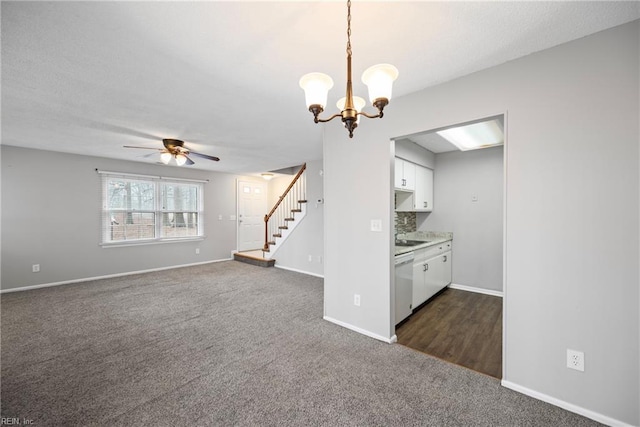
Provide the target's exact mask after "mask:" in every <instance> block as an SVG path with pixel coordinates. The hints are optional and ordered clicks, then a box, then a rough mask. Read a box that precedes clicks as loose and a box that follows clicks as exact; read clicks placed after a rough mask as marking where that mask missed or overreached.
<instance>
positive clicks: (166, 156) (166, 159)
mask: <svg viewBox="0 0 640 427" xmlns="http://www.w3.org/2000/svg"><path fill="white" fill-rule="evenodd" d="M172 157H173V156H172V155H171V153H169V152H168V151H165V152H164V153H162V154H160V161H161V162H162V163H164V164H165V165H168V164H169V162H170V161H171V158H172Z"/></svg>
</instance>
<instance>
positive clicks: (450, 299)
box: [394, 114, 506, 378]
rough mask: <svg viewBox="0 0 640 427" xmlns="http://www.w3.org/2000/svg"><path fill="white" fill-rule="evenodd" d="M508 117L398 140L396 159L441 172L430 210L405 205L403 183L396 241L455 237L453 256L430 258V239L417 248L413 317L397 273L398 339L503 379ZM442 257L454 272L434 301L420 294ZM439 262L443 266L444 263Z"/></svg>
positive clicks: (432, 294) (398, 249)
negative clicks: (400, 294) (405, 314)
mask: <svg viewBox="0 0 640 427" xmlns="http://www.w3.org/2000/svg"><path fill="white" fill-rule="evenodd" d="M505 119H506V114H500V115H495V116H490V117H485V118H482V119H478V120H473V121H469V122H465V123H458V124H455V125H451V126H446V127H443V128H438V129H433V130H428V131H425V132H420V133H417V134H413V135H409V136H406V137H403V138H397V139H395V144H396V145H395V148H396V149H395V155H396V158H400V159H402V161H403V162H404V163H405V166H406V163H415V166H416V169H420V168H421V167H422V168H425V167H426V168H428V169H431V171H432V173H433V189H432V197H433V199H432V201H431V206H430V209H420V207H421V206H419V207H417V208H416V205H415V203H414V209H407V208H406V206H407V205H406V204H403V206H402V207H401V206H400V204H398V201H397V199H398V197H397V195H398V194H399V193H400V194H401V195H405V192H406V190H404V191H405V192H402V193H401V192H400V190H402V189H398V188H396V192H395V194H396V200H395V210H394V216H395V221H394V223H395V229H394V234H395V236H396V245H402V244H403V243H404V242H405V241H413V240H416V241H418V242H419V241H420V240H426V239H421V237H424V236H452V240H451V252H450V256H447V255H446V254H445V255H439V256H440V258H435V256H434V255H433V254H431V255H429V253H430V252H429V251H431V252H433V251H434V249H430V247H429V246H428V244H427V247H426V248H425V244H422V245H419V246H417V247H416V249H415V252H414V254H415V256H414V265H413V267H414V268H413V277H412V279H413V282H412V283H413V288H412V297H413V298H411V306H410V310H409V313H410V314H409V315H408V316H406V317H403V316H397V313H398V312H400V311H402V310H404V312H407V310H406V307H405V308H404V309H403V308H402V307H398V306H397V305H398V303H399V302H400V303H401V301H406V300H407V298H406V297H402V296H399V295H398V293H399V292H406V289H405V290H401V289H400V287H399V286H398V275H397V272H396V286H395V289H394V292H395V297H396V299H395V301H396V304H395V305H396V307H394V309H395V311H394V313H395V314H396V315H395V316H394V317H395V320H396V331H395V332H396V336H397V338H398V343H400V344H403V345H406V346H408V347H411V348H413V349H416V350H418V351H421V352H424V353H426V354H430V355H432V356H435V357H438V358H441V359H444V360H446V361H449V362H452V363H456V364H458V365H461V366H465V367H467V368H470V369H473V370H476V371H479V372H482V373H485V374H487V375H491V376H493V377H496V378H502V373H503V348H502V347H503V325H504V323H505V319H504V317H503V307H504V303H503V298H502V296H503V292H504V277H505V274H504V264H505V263H504V258H505V253H504V230H505V208H504V206H505V194H506V191H505V189H506V186H505V178H506V173H505V165H506V162H505V159H506V138H505V135H506V131H505V129H506V126H505V125H506V120H505ZM396 165H397V162H396ZM396 167H397V166H396ZM396 173H397V171H396ZM416 176H417V175H416ZM396 187H397V184H396ZM415 188H416V189H417V188H418V185H417V183H416V185H415ZM427 194H428V191H427ZM420 197H422V196H420ZM414 198H415V196H414ZM398 236H399V237H400V239H401V240H398ZM398 242H400V243H398ZM421 251H424V252H425V253H426V254H427V255H422V252H421ZM394 253H396V254H406V253H407V249H406V248H401V247H399V246H396V248H395V252H394ZM429 256H433V257H432V258H430V259H429V260H427V258H426V257H429ZM439 260H447V261H449V263H448V266H447V268H448V269H450V272H449V273H448V274H449V276H448V277H447V276H446V275H444V276H443V277H447V280H446V281H445V282H442V280H440V281H437V283H438V286H437V288H438V289H433V290H432V292H430V293H429V294H428V296H427V299H426V300H425V299H424V298H420V295H419V289H420V286H422V287H429V286H431V285H432V284H433V283H434V282H433V281H432V280H431V279H432V278H430V276H434V275H435V273H429V271H431V270H430V268H432V267H435V265H433V263H434V262H436V261H439ZM418 264H419V265H418ZM437 267H439V269H438V271H439V270H441V269H442V268H443V264H438V265H437ZM425 269H426V270H425ZM432 270H433V268H432ZM447 282H448V283H447ZM416 283H417V284H416ZM443 283H445V284H443ZM416 292H418V295H417V298H416ZM399 310H400V311H399ZM402 317H403V318H402ZM400 318H402V319H400Z"/></svg>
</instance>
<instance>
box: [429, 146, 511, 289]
mask: <svg viewBox="0 0 640 427" xmlns="http://www.w3.org/2000/svg"><path fill="white" fill-rule="evenodd" d="M503 155H504V150H503V147H493V148H485V149H482V150H473V151H451V152H447V153H439V154H436V155H435V173H434V183H433V187H434V202H433V206H434V210H433V212H431V213H418V214H417V222H418V229H419V230H425V231H452V232H453V239H454V244H453V257H452V259H453V264H452V266H453V283H454V284H456V285H465V286H472V287H476V288H482V289H488V290H493V291H499V292H502V245H503V232H502V227H503V221H502V219H503V203H502V199H503V191H504V188H503V182H504V179H503V175H504V162H503ZM474 195H475V196H476V197H477V201H475V202H474V201H472V196H474Z"/></svg>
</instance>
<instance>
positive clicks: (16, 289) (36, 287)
mask: <svg viewBox="0 0 640 427" xmlns="http://www.w3.org/2000/svg"><path fill="white" fill-rule="evenodd" d="M222 261H231V258H225V259H216V260H213V261H203V262H194V263H191V264H181V265H172V266H170V267H158V268H150V269H148V270H138V271H128V272H126V273H115V274H106V275H104V276H95V277H85V278H82V279H73V280H64V281H62V282H53V283H43V284H41V285H31V286H22V287H20V288H10V289H0V294H6V293H9V292H20V291H29V290H32V289H39V288H49V287H51V286H60V285H68V284H71V283H82V282H90V281H92V280H100V279H111V278H114V277H123V276H132V275H134V274H141V273H151V272H154V271H162V270H171V269H174V268H182V267H193V266H196V265H203V264H211V263H214V262H222Z"/></svg>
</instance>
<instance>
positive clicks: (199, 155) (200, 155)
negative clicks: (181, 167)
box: [189, 151, 220, 162]
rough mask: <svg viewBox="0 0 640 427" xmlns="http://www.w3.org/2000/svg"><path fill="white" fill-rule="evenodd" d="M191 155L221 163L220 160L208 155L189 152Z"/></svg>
mask: <svg viewBox="0 0 640 427" xmlns="http://www.w3.org/2000/svg"><path fill="white" fill-rule="evenodd" d="M189 154H193V155H194V156H196V157H202V158H203V159H209V160H213V161H214V162H219V161H220V159H219V158H218V157H215V156H210V155H208V154H202V153H196V152H195V151H189Z"/></svg>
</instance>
